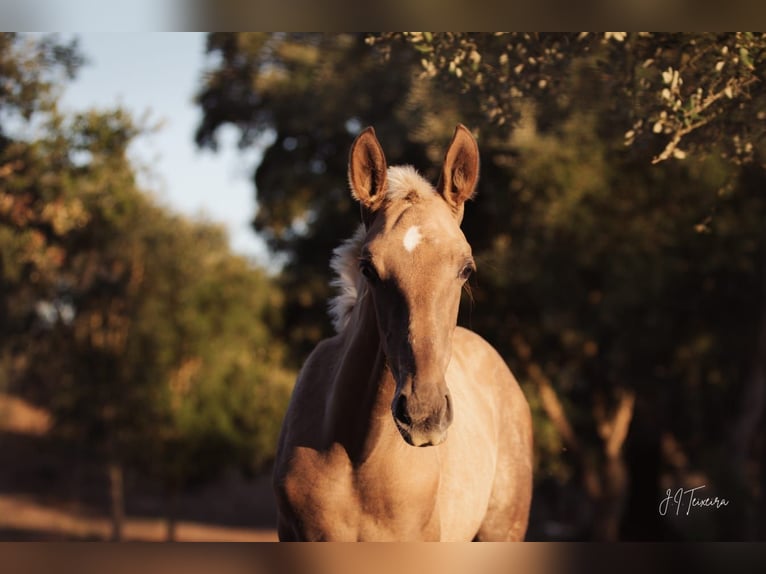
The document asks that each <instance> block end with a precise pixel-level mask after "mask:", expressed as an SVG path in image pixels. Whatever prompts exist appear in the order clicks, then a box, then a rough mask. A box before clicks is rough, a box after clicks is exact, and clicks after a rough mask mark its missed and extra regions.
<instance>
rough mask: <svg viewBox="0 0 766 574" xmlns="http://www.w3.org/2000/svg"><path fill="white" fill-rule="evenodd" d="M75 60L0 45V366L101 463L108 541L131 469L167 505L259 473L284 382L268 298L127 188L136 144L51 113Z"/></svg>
mask: <svg viewBox="0 0 766 574" xmlns="http://www.w3.org/2000/svg"><path fill="white" fill-rule="evenodd" d="M73 50H74V49H73V48H71V47H63V46H58V45H56V44H54V43H52V40H48V39H41V40H35V39H29V38H26V37H17V36H7V35H6V36H0V74H3V73H7V76H2V75H0V80H2V81H0V85H2V87H3V90H5V92H3V94H8V95H7V97H5V96H4V99H2V100H0V103H2V105H3V109H2V112H3V113H5V115H4V116H0V120H2V121H1V122H0V133H2V134H3V138H4V139H3V140H2V144H1V145H0V264H2V265H1V266H0V270H1V271H2V276H0V310H2V311H1V312H2V319H3V321H0V329H1V330H2V332H1V333H0V334H1V335H2V337H1V338H0V345H1V347H0V350H1V351H2V353H3V356H5V357H8V358H9V359H8V360H7V361H3V363H2V365H3V367H4V372H3V379H5V378H7V379H8V380H9V381H11V382H12V385H13V388H12V390H13V391H14V392H18V393H20V394H24V395H25V396H26V397H27V398H29V399H31V400H34V401H35V402H36V403H38V404H41V405H43V406H45V407H47V408H49V409H50V410H51V413H52V415H53V419H54V432H55V434H56V436H57V437H58V438H61V439H65V440H68V441H72V442H74V443H75V444H77V445H79V449H80V450H81V452H82V453H83V454H87V455H88V456H89V457H90V458H93V459H95V460H99V461H102V462H103V463H104V464H105V467H106V469H107V475H108V478H109V483H110V497H111V507H112V518H113V538H115V539H119V538H120V536H121V531H122V520H123V515H124V501H123V474H124V469H125V467H126V465H127V466H129V467H133V468H138V469H140V470H143V471H146V472H148V473H149V474H150V475H152V476H155V477H158V478H160V479H161V480H162V483H163V486H164V487H165V488H166V490H167V492H168V494H169V495H170V497H171V498H174V497H175V496H176V495H177V491H178V489H180V488H183V487H185V486H187V485H189V484H192V483H198V482H201V481H204V480H207V479H210V478H212V477H214V476H216V474H217V473H218V472H220V471H221V470H222V469H223V468H226V467H228V466H238V467H241V468H244V469H249V470H250V471H254V470H257V469H259V468H260V467H262V466H263V465H264V464H265V463H267V462H268V460H269V458H270V457H271V456H272V455H273V452H274V448H275V444H276V433H277V428H278V425H279V423H280V421H281V414H282V412H283V409H284V407H285V406H286V402H287V397H288V389H289V385H288V383H287V381H288V380H289V378H290V377H289V376H288V375H287V374H286V373H285V371H284V370H283V368H282V367H281V364H282V358H283V355H284V352H283V350H282V347H281V345H280V343H279V342H278V341H277V340H275V339H274V338H273V337H272V335H271V330H272V328H274V327H276V326H277V325H278V321H279V320H280V317H279V308H280V305H281V296H280V294H279V291H278V290H275V289H274V285H273V283H272V281H271V280H270V279H269V278H268V277H267V276H266V274H265V273H264V272H263V271H261V270H259V269H255V268H253V267H252V266H251V265H250V264H249V263H248V262H247V261H245V260H244V259H242V258H240V257H237V256H235V255H234V254H232V253H231V252H230V250H229V248H228V245H227V240H226V237H225V235H224V233H223V232H222V231H221V230H220V229H218V228H217V227H215V226H212V225H210V224H205V223H201V222H189V221H187V220H185V219H183V218H181V217H177V216H173V215H171V214H169V213H168V211H167V210H166V209H164V208H162V207H159V206H158V205H157V204H156V203H155V202H154V201H153V200H152V199H151V197H150V196H149V195H147V194H146V193H144V192H143V191H142V190H141V189H140V187H139V186H138V184H137V182H136V174H135V169H134V167H133V165H132V164H131V162H130V160H129V158H128V153H127V152H128V148H129V146H130V145H131V143H132V142H133V141H134V140H135V138H136V137H138V136H140V135H142V134H145V133H146V132H147V128H145V127H143V126H138V125H136V124H135V123H134V122H133V120H132V119H131V117H130V116H129V114H127V113H125V112H124V111H122V110H112V111H87V112H84V113H80V114H75V115H72V116H66V115H63V114H61V113H60V112H59V111H58V109H57V106H56V95H57V89H60V87H61V84H60V82H62V81H63V79H62V77H60V76H56V75H55V74H53V72H54V71H55V69H56V66H64V68H65V69H66V70H67V71H71V70H70V68H71V67H72V66H73V65H74V64H72V62H79V61H80V59H79V56H77V55H76V53H75V52H74V51H73ZM51 54H52V55H51ZM54 56H55V57H54ZM56 58H61V60H60V61H59V59H56ZM34 66H38V68H37V73H33V72H34V71H35V69H36V68H35V67H34ZM67 66H69V67H67ZM17 72H18V73H17ZM6 369H7V370H6ZM0 380H2V379H0ZM169 512H170V513H171V514H170V517H171V520H170V521H169V536H171V537H172V535H173V528H174V520H173V518H172V517H173V512H174V509H173V508H172V507H171V508H169Z"/></svg>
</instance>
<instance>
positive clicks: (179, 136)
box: [62, 32, 268, 265]
mask: <svg viewBox="0 0 766 574" xmlns="http://www.w3.org/2000/svg"><path fill="white" fill-rule="evenodd" d="M77 37H78V38H79V42H80V51H81V52H82V53H83V54H84V55H85V57H86V59H87V61H88V63H87V64H86V65H85V66H83V67H82V69H81V70H80V72H79V74H78V76H77V78H76V79H75V80H74V81H73V82H72V83H71V84H70V85H69V86H68V87H67V89H66V91H65V92H64V94H63V102H62V103H63V106H64V108H65V109H67V110H70V111H81V110H85V109H87V108H91V107H98V108H113V107H115V106H117V105H119V106H121V107H123V108H125V109H127V110H129V111H130V112H132V115H133V116H134V117H135V118H141V117H144V116H146V115H147V114H148V116H147V117H148V121H149V123H150V124H156V123H158V122H161V128H160V130H159V131H157V132H154V133H151V134H149V135H147V136H143V137H141V138H139V139H138V140H137V141H136V142H135V143H134V145H133V147H132V148H131V150H130V154H131V158H133V159H134V161H135V163H136V165H137V166H138V167H139V182H140V183H141V184H142V185H143V186H144V188H147V189H149V190H150V191H151V192H153V195H154V196H155V197H157V198H158V199H159V201H160V203H161V204H163V205H166V206H168V207H170V208H171V209H172V210H173V211H176V212H180V213H183V214H186V215H189V216H192V217H203V218H204V219H206V220H209V221H214V222H219V223H223V224H224V225H225V226H226V228H227V229H228V232H229V238H230V243H231V246H232V248H233V249H234V251H236V252H237V253H240V254H242V255H245V256H247V257H249V258H251V259H253V260H254V261H255V262H257V263H259V264H261V265H266V264H267V263H268V256H267V251H266V248H265V246H264V244H263V242H262V241H261V240H260V238H259V237H258V236H257V235H256V234H255V232H254V231H253V229H252V228H251V227H250V222H251V221H252V218H253V216H254V214H255V209H256V202H255V191H254V186H253V183H252V174H253V170H254V169H255V166H256V165H257V163H258V161H259V158H260V151H259V150H256V149H248V150H245V151H241V150H238V149H237V147H236V140H237V137H236V132H235V130H234V129H233V128H231V129H229V130H228V131H227V130H224V131H223V132H222V133H221V134H220V135H221V136H222V137H221V138H220V140H221V145H220V147H219V150H218V151H217V152H215V153H214V152H211V151H206V150H205V151H203V150H199V149H198V148H197V147H196V144H195V143H194V131H195V129H196V127H197V125H198V123H199V120H200V118H201V111H200V110H199V108H198V107H196V106H195V104H194V94H195V93H196V91H197V89H198V86H199V82H200V78H201V75H202V72H203V69H204V65H205V62H206V58H205V34H200V33H190V32H185V33H168V32H165V33H160V32H158V33H149V32H110V33H104V32H84V33H78V34H77Z"/></svg>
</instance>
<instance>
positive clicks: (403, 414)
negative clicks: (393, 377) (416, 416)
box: [394, 395, 412, 425]
mask: <svg viewBox="0 0 766 574" xmlns="http://www.w3.org/2000/svg"><path fill="white" fill-rule="evenodd" d="M394 417H395V418H396V420H398V421H399V422H400V423H402V424H404V425H411V424H412V419H411V418H410V415H409V413H408V412H407V397H405V396H404V395H399V398H398V399H397V400H396V406H395V407H394Z"/></svg>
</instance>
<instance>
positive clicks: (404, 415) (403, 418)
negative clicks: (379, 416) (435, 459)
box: [391, 392, 452, 446]
mask: <svg viewBox="0 0 766 574" xmlns="http://www.w3.org/2000/svg"><path fill="white" fill-rule="evenodd" d="M391 411H392V413H393V416H394V422H395V423H396V428H397V429H399V433H400V434H401V435H402V438H403V439H404V440H405V441H406V442H407V444H410V445H412V446H436V445H438V444H441V443H443V442H444V441H445V439H446V438H447V429H448V428H449V426H450V425H451V424H452V400H451V399H450V394H449V392H447V394H445V395H444V397H443V399H442V401H440V402H439V404H438V405H436V406H435V408H434V406H433V405H424V404H423V403H422V402H416V401H413V400H412V399H411V398H410V399H408V398H407V396H405V395H403V394H397V396H396V397H394V402H393V403H392V405H391Z"/></svg>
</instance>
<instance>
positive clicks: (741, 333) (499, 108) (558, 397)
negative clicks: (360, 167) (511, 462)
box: [197, 33, 766, 539]
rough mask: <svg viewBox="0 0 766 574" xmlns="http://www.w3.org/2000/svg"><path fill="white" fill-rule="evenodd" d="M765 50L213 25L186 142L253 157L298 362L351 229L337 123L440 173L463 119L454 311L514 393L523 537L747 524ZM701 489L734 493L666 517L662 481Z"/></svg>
mask: <svg viewBox="0 0 766 574" xmlns="http://www.w3.org/2000/svg"><path fill="white" fill-rule="evenodd" d="M763 43H764V37H763V36H759V35H749V34H727V35H700V34H696V35H694V34H691V35H690V34H686V35H681V34H679V35H669V34H656V35H649V34H637V35H633V34H623V33H611V34H605V35H593V34H507V35H500V34H498V35H494V34H428V33H414V34H384V35H374V36H371V37H369V38H366V39H365V38H363V37H361V36H351V35H298V34H271V35H267V34H260V35H248V34H231V35H229V34H211V35H210V36H209V40H208V51H209V53H210V55H211V61H210V63H209V65H208V68H207V70H206V73H205V76H204V80H203V85H202V87H201V90H200V93H199V95H198V102H199V103H200V106H201V108H202V110H203V112H204V118H203V120H202V122H201V124H200V127H199V130H198V133H197V141H198V143H199V144H200V145H202V146H210V147H215V141H216V140H215V136H216V133H217V130H218V129H219V128H220V127H221V126H223V125H227V124H228V125H233V126H235V127H237V128H238V129H239V130H240V134H241V142H240V143H241V145H250V144H252V143H253V142H258V143H259V145H264V147H265V152H264V157H263V162H262V163H261V164H260V165H259V166H258V169H257V171H256V175H255V184H256V189H257V202H258V214H257V215H256V219H255V227H256V229H257V230H259V231H260V232H262V233H264V234H265V235H266V236H267V237H268V238H269V240H270V246H271V248H272V249H273V251H274V252H275V253H276V254H278V255H284V256H286V258H287V264H286V267H285V273H284V278H283V285H284V287H285V289H286V301H287V306H286V314H285V326H286V328H287V329H288V339H289V341H290V342H291V344H292V345H295V347H294V348H295V352H294V355H293V356H294V359H295V360H299V359H300V358H302V357H304V356H305V353H306V352H307V351H308V348H310V347H311V345H313V344H314V343H315V342H316V340H317V339H319V338H320V337H321V336H322V335H325V334H328V333H329V323H328V322H327V321H326V319H325V318H324V306H325V301H326V298H327V296H328V295H329V292H328V288H327V285H328V282H329V267H328V265H327V262H328V259H329V254H330V250H331V249H332V247H334V246H335V245H337V244H338V243H339V242H340V241H341V240H342V239H343V238H345V237H346V236H348V235H350V233H351V230H352V228H353V226H354V225H355V223H356V221H357V217H356V214H355V212H354V208H353V204H352V202H351V201H350V200H349V199H348V192H347V188H346V161H347V157H346V153H347V149H348V145H349V144H350V141H351V139H352V138H353V136H354V135H355V133H356V132H357V131H358V130H359V129H360V128H361V127H363V126H364V125H367V124H372V125H374V126H375V129H376V131H377V132H378V134H379V137H380V139H381V141H382V142H383V146H384V148H385V149H386V152H387V155H388V158H389V161H390V163H392V164H394V163H400V162H402V161H406V162H412V163H413V164H414V165H415V166H416V167H418V168H420V169H423V170H424V171H425V172H426V175H428V176H430V177H432V179H435V178H434V177H433V176H434V175H435V174H434V171H433V169H434V167H436V166H437V165H438V163H439V161H440V160H441V154H442V153H443V151H442V149H441V146H443V145H445V144H446V142H447V140H448V137H449V134H450V133H451V131H452V129H454V125H455V123H457V122H458V121H461V122H464V123H466V124H468V125H471V126H477V127H478V129H477V131H478V135H479V136H480V142H479V143H480V150H481V152H482V177H481V181H480V184H479V192H478V195H477V198H476V200H475V202H474V204H473V205H472V206H469V208H468V209H467V210H466V218H465V221H464V229H465V230H466V235H467V236H468V238H469V240H470V241H471V243H472V245H473V247H474V253H475V255H476V257H477V260H478V262H479V273H478V285H476V286H475V287H474V289H473V294H474V299H475V307H476V309H477V310H476V312H475V313H471V314H470V316H469V317H467V320H468V323H469V325H470V326H472V327H473V328H475V329H476V330H477V331H478V332H480V333H481V334H482V335H484V336H486V337H487V338H488V339H489V340H490V341H491V342H492V343H493V344H494V345H495V346H496V347H497V348H498V349H499V350H500V351H501V353H502V354H503V355H504V356H506V357H507V358H508V360H509V362H510V363H511V365H512V367H514V370H515V371H516V372H517V373H518V374H519V376H520V377H521V379H522V380H523V382H524V383H525V386H526V389H527V394H528V396H529V398H530V402H531V403H532V407H533V411H534V414H535V424H536V446H537V454H538V457H537V458H538V460H537V463H538V468H537V479H538V483H537V492H538V493H540V494H539V495H537V496H536V512H538V513H539V515H538V516H537V518H535V517H533V535H534V536H544V537H565V538H598V539H615V538H616V537H618V536H623V537H629V538H630V537H632V538H639V539H657V538H662V537H689V538H695V537H696V538H704V539H712V538H726V537H732V538H754V537H756V536H757V532H758V530H757V529H758V528H761V529H763V527H764V526H763V522H762V521H760V522H758V521H757V519H755V518H753V515H757V513H758V510H753V509H758V508H762V507H763V499H762V497H760V498H759V495H758V492H759V490H761V489H762V487H761V485H760V483H759V481H760V482H762V476H763V472H762V466H761V462H760V461H761V460H762V459H763V456H762V454H759V449H762V448H763V444H764V440H765V439H766V437H764V434H763V425H762V420H763V405H764V398H763V397H764V385H765V384H766V383H764V376H763V373H764V372H766V369H765V368H764V364H763V361H764V356H765V355H764V354H763V353H762V351H761V350H760V349H761V348H762V347H761V346H760V345H762V341H764V340H766V322H764V321H763V320H762V319H759V317H760V314H761V312H760V310H763V309H766V299H765V298H764V295H763V289H764V285H765V284H766V282H765V281H764V270H766V266H765V265H764V253H766V251H765V249H766V243H765V242H766V238H765V237H764V234H763V221H764V216H766V213H765V210H766V205H764V199H765V198H764V196H763V193H762V189H763V183H764V180H765V179H766V177H765V176H764V172H763V166H762V157H763V156H762V154H761V151H760V147H761V146H762V136H763V126H764V124H763V121H762V120H763V118H762V117H761V114H762V113H763V112H762V109H763V107H764V106H763V105H762V102H763V97H764V92H763V88H762V85H763V82H762V81H758V80H760V79H762V75H763V66H764V62H763V59H762V50H763ZM370 45H372V47H370ZM266 134H270V135H271V137H272V138H273V139H272V140H268V141H267V140H266V139H265V138H264V139H263V140H261V139H260V138H261V136H262V135H266ZM264 142H266V143H264ZM665 160H670V161H665ZM756 310H757V311H756ZM464 320H465V318H464ZM759 333H760V335H759ZM759 340H760V341H761V343H759V344H757V342H758V341H759ZM732 429H734V430H732ZM735 431H736V432H735ZM732 445H736V448H733V446H732ZM735 452H736V453H737V455H736V457H734V455H733V453H735ZM734 458H736V463H735V462H734ZM735 477H738V478H735ZM759 477H760V478H759ZM696 481H702V482H701V483H706V484H707V485H708V491H709V492H710V493H712V494H716V495H719V496H725V497H729V498H731V499H732V500H736V501H737V502H736V503H733V504H732V507H736V508H732V509H731V510H730V511H729V512H726V511H724V512H718V513H716V514H712V513H709V514H706V515H705V516H701V515H698V516H697V517H696V518H691V519H690V520H689V521H687V522H686V523H683V524H680V523H679V524H672V525H671V523H670V522H665V521H663V519H662V517H660V516H659V515H658V513H657V511H656V509H657V504H658V503H659V499H660V492H664V489H665V488H669V487H674V488H675V487H679V486H685V487H689V486H696V485H697V484H694V483H695V482H696ZM580 493H583V494H582V495H581V494H580ZM758 505H761V506H760V507H759V506H758ZM748 507H749V508H750V510H748ZM748 516H749V517H750V518H748V520H744V518H745V517H748ZM737 520H739V522H740V523H739V525H738V526H736V527H734V528H733V523H734V522H736V521H737ZM541 522H545V524H541ZM563 527H566V528H563ZM535 528H536V530H535Z"/></svg>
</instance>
